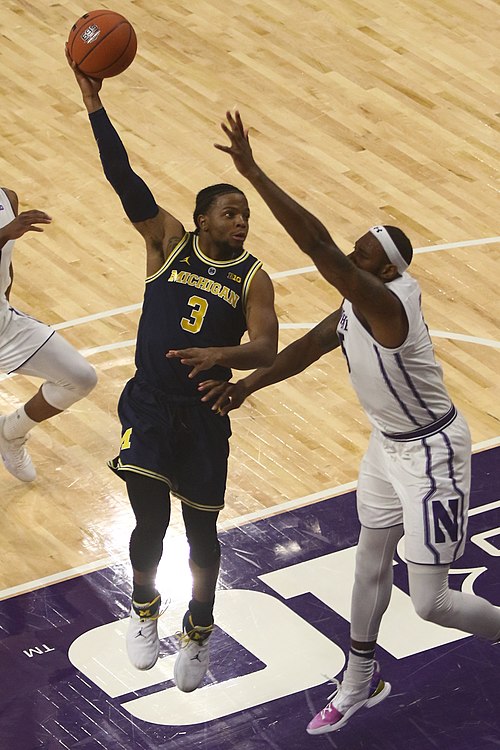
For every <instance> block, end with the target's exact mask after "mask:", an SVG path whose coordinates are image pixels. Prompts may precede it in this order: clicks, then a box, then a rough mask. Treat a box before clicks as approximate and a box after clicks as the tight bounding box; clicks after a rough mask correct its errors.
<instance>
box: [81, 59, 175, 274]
mask: <svg viewBox="0 0 500 750" xmlns="http://www.w3.org/2000/svg"><path fill="white" fill-rule="evenodd" d="M66 58H67V60H68V64H69V65H70V67H71V68H72V70H73V73H74V75H75V78H76V81H77V83H78V85H79V87H80V91H81V93H82V98H83V102H84V104H85V107H86V109H87V112H88V115H89V119H90V124H91V127H92V132H93V134H94V138H95V140H96V142H97V146H98V149H99V156H100V159H101V164H102V168H103V171H104V174H105V176H106V179H107V180H108V182H109V183H110V184H111V186H112V187H113V189H114V191H115V192H116V194H117V195H118V197H119V198H120V200H121V202H122V205H123V208H124V211H125V213H126V215H127V217H128V218H129V219H130V221H131V222H132V223H133V225H134V226H135V228H136V229H137V231H138V232H140V234H141V235H142V236H143V237H144V240H145V243H146V251H147V275H148V276H149V275H151V274H153V273H155V272H156V271H158V270H159V269H160V268H161V266H162V265H163V263H164V262H165V260H166V258H167V257H168V255H169V254H170V252H171V251H172V249H173V247H175V245H176V244H177V243H178V241H179V240H180V239H181V238H182V237H183V235H184V233H185V230H184V227H183V226H182V224H181V222H180V221H178V220H177V219H176V218H175V217H174V216H172V215H171V214H169V213H168V212H167V211H165V209H163V208H161V207H160V206H158V204H157V203H156V200H155V199H154V196H153V194H152V192H151V190H150V189H149V188H148V186H147V185H146V183H145V182H144V180H143V179H142V178H141V177H139V175H138V174H136V172H134V170H133V169H132V167H131V166H130V162H129V158H128V154H127V152H126V150H125V147H124V145H123V143H122V141H121V138H120V136H119V135H118V133H117V131H116V129H115V127H114V126H113V124H112V123H111V121H110V119H109V117H108V115H107V112H106V110H105V109H104V107H103V104H102V101H101V98H100V94H99V92H100V90H101V87H102V81H100V80H96V79H94V78H89V77H88V76H85V75H84V74H83V73H81V71H79V70H78V68H77V67H76V65H75V63H74V62H72V60H71V58H70V57H69V55H68V52H67V50H66Z"/></svg>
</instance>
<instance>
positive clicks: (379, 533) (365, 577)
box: [307, 435, 403, 734]
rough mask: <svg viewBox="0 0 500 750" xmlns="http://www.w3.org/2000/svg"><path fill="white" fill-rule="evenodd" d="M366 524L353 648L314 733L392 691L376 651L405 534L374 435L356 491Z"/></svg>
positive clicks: (354, 597) (358, 568) (359, 558)
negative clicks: (396, 554) (396, 553)
mask: <svg viewBox="0 0 500 750" xmlns="http://www.w3.org/2000/svg"><path fill="white" fill-rule="evenodd" d="M357 504H358V514H359V517H360V520H361V523H362V526H361V532H360V536H359V541H358V546H357V550H356V569H355V578H354V586H353V591H352V598H351V647H350V651H349V657H348V662H347V667H346V670H345V672H344V675H343V680H342V684H339V688H338V690H337V692H336V693H335V694H334V695H333V696H330V697H331V698H332V700H331V701H330V702H329V703H328V704H327V705H326V706H325V708H324V709H323V710H322V711H320V712H319V713H318V714H317V715H316V716H315V717H314V718H313V719H312V721H311V722H310V723H309V725H308V727H307V731H308V733H309V734H323V733H325V732H332V731H335V730H337V729H340V728H341V727H342V726H344V724H345V723H346V722H347V721H348V720H349V718H350V716H352V715H353V714H354V713H355V712H356V711H357V710H359V709H360V708H362V707H364V706H366V707H370V706H372V705H375V704H376V703H378V702H380V701H381V700H383V699H384V698H385V697H387V695H389V693H390V689H391V688H390V685H389V683H384V681H383V680H382V679H381V677H380V672H379V669H378V665H377V664H376V662H375V647H376V641H377V637H378V631H379V627H380V622H381V619H382V616H383V614H384V612H385V611H386V609H387V607H388V605H389V601H390V597H391V591H392V581H393V558H394V553H395V551H396V547H397V544H398V541H399V540H400V539H401V536H402V534H403V525H402V509H401V505H400V502H399V499H398V497H397V495H396V493H395V492H394V489H393V487H392V485H391V484H390V482H389V481H388V479H387V476H386V472H385V465H384V456H383V451H382V450H381V447H380V443H379V441H378V439H377V436H376V435H372V437H371V439H370V443H369V446H368V450H367V452H366V454H365V456H364V458H363V461H362V464H361V469H360V476H359V480H358V490H357Z"/></svg>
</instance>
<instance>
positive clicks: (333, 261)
mask: <svg viewBox="0 0 500 750" xmlns="http://www.w3.org/2000/svg"><path fill="white" fill-rule="evenodd" d="M226 118H227V119H226V122H224V123H222V124H221V127H222V130H223V131H224V133H225V134H226V135H227V137H228V138H229V141H230V145H229V146H225V145H220V144H215V148H217V149H219V150H220V151H224V152H225V153H227V154H229V155H230V156H231V157H232V159H233V162H234V165H235V167H236V169H237V170H238V172H239V173H240V174H241V175H243V177H246V179H247V180H248V181H249V182H250V183H251V184H252V185H253V187H254V188H255V189H256V190H257V192H258V193H259V194H260V195H261V197H262V198H263V200H264V201H265V203H266V204H267V205H268V207H269V208H270V210H271V211H272V213H273V214H274V216H275V217H276V219H277V220H278V221H279V222H280V224H281V225H282V226H283V227H284V229H285V230H286V231H287V232H288V234H289V235H290V236H291V237H292V239H293V240H294V241H295V242H296V244H297V245H298V246H299V247H300V249H301V250H302V251H303V252H304V253H306V254H307V255H309V257H310V258H312V260H313V261H314V263H315V265H316V267H317V268H318V270H319V272H320V273H321V275H322V276H323V277H324V278H325V279H326V280H327V281H328V282H329V283H330V284H332V285H333V286H334V287H336V289H338V291H339V292H340V293H341V295H342V296H343V297H345V298H346V299H348V300H350V301H351V302H352V304H353V307H354V310H355V312H356V315H357V316H358V317H359V318H360V320H361V321H362V322H363V323H365V324H367V326H368V327H369V329H370V332H371V334H372V336H373V337H374V338H375V339H376V341H378V342H379V343H381V344H382V345H383V346H386V347H389V348H391V347H397V346H401V344H402V343H403V342H404V340H405V338H406V335H407V332H408V323H407V319H406V314H405V311H404V308H403V305H402V304H401V302H400V301H399V299H398V298H397V297H396V296H395V295H394V294H392V293H391V292H390V290H389V289H387V287H386V286H385V284H384V281H383V278H384V276H385V277H387V280H391V278H390V277H392V278H393V277H394V272H395V270H396V269H395V267H394V266H393V265H391V264H389V262H388V261H386V268H385V269H382V268H381V269H380V273H379V275H378V276H377V275H375V274H374V273H373V272H369V271H365V270H363V269H362V268H359V267H358V266H357V265H356V264H355V263H354V262H353V261H352V260H351V259H350V258H349V257H347V256H346V255H345V254H344V253H343V252H342V251H341V250H340V248H339V247H338V246H337V245H336V243H335V242H334V241H333V239H332V237H331V236H330V233H329V232H328V230H327V229H326V227H325V226H324V225H323V224H322V223H321V222H320V221H319V219H317V218H316V217H315V216H313V215H312V214H311V213H310V212H309V211H307V210H306V209H305V208H303V207H302V206H301V205H300V204H298V203H297V202H296V201H295V200H294V199H293V198H291V196H289V195H287V193H285V192H284V190H282V189H281V188H280V187H279V186H278V185H276V183H274V182H273V181H272V180H271V179H270V178H269V177H268V176H267V175H266V174H265V173H264V172H263V170H262V169H261V168H260V167H259V166H258V165H257V163H256V162H255V159H254V157H253V154H252V149H251V148H250V142H249V137H248V130H247V129H246V128H245V127H244V125H243V123H242V120H241V117H240V114H239V112H236V113H235V114H234V116H233V115H232V114H231V113H230V112H227V113H226ZM373 239H374V241H375V242H377V241H376V240H375V238H373ZM377 246H378V243H377Z"/></svg>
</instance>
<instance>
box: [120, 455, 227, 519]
mask: <svg viewBox="0 0 500 750" xmlns="http://www.w3.org/2000/svg"><path fill="white" fill-rule="evenodd" d="M108 466H109V467H110V468H111V469H113V471H130V472H132V473H133V474H141V475H142V476H145V477H150V478H151V479H158V480H159V481H160V482H164V484H166V485H167V486H168V488H169V490H170V492H171V493H172V495H174V496H175V497H177V498H179V500H180V501H181V502H183V503H185V505H189V507H190V508H195V510H204V511H209V512H210V511H211V512H212V513H214V512H217V511H219V510H223V509H224V503H222V505H203V503H195V502H194V500H189V499H188V498H187V497H184V495H180V494H179V493H178V492H175V491H174V490H173V489H172V484H171V482H170V480H169V479H168V478H167V477H166V476H164V475H163V474H158V473H157V472H156V471H150V470H149V469H143V468H142V467H141V466H135V465H134V464H123V463H122V462H121V460H120V459H118V463H117V465H116V467H113V466H112V465H111V461H109V462H108Z"/></svg>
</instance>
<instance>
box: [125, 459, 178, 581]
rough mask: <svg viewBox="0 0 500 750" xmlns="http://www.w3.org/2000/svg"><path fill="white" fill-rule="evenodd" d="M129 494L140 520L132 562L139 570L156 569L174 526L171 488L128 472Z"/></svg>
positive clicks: (138, 520) (134, 538) (131, 545)
mask: <svg viewBox="0 0 500 750" xmlns="http://www.w3.org/2000/svg"><path fill="white" fill-rule="evenodd" d="M126 483H127V492H128V496H129V499H130V504H131V506H132V510H133V511H134V515H135V519H136V527H135V529H134V530H133V532H132V535H131V537H130V561H131V563H132V567H133V568H134V569H135V570H140V571H148V570H152V569H153V568H155V567H156V566H157V565H158V563H159V561H160V559H161V556H162V553H163V538H164V536H165V533H166V531H167V528H168V524H169V522H170V494H169V491H168V487H167V485H166V484H164V483H163V482H160V481H159V480H157V479H150V478H149V477H144V476H141V475H140V474H133V473H131V472H127V474H126Z"/></svg>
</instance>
